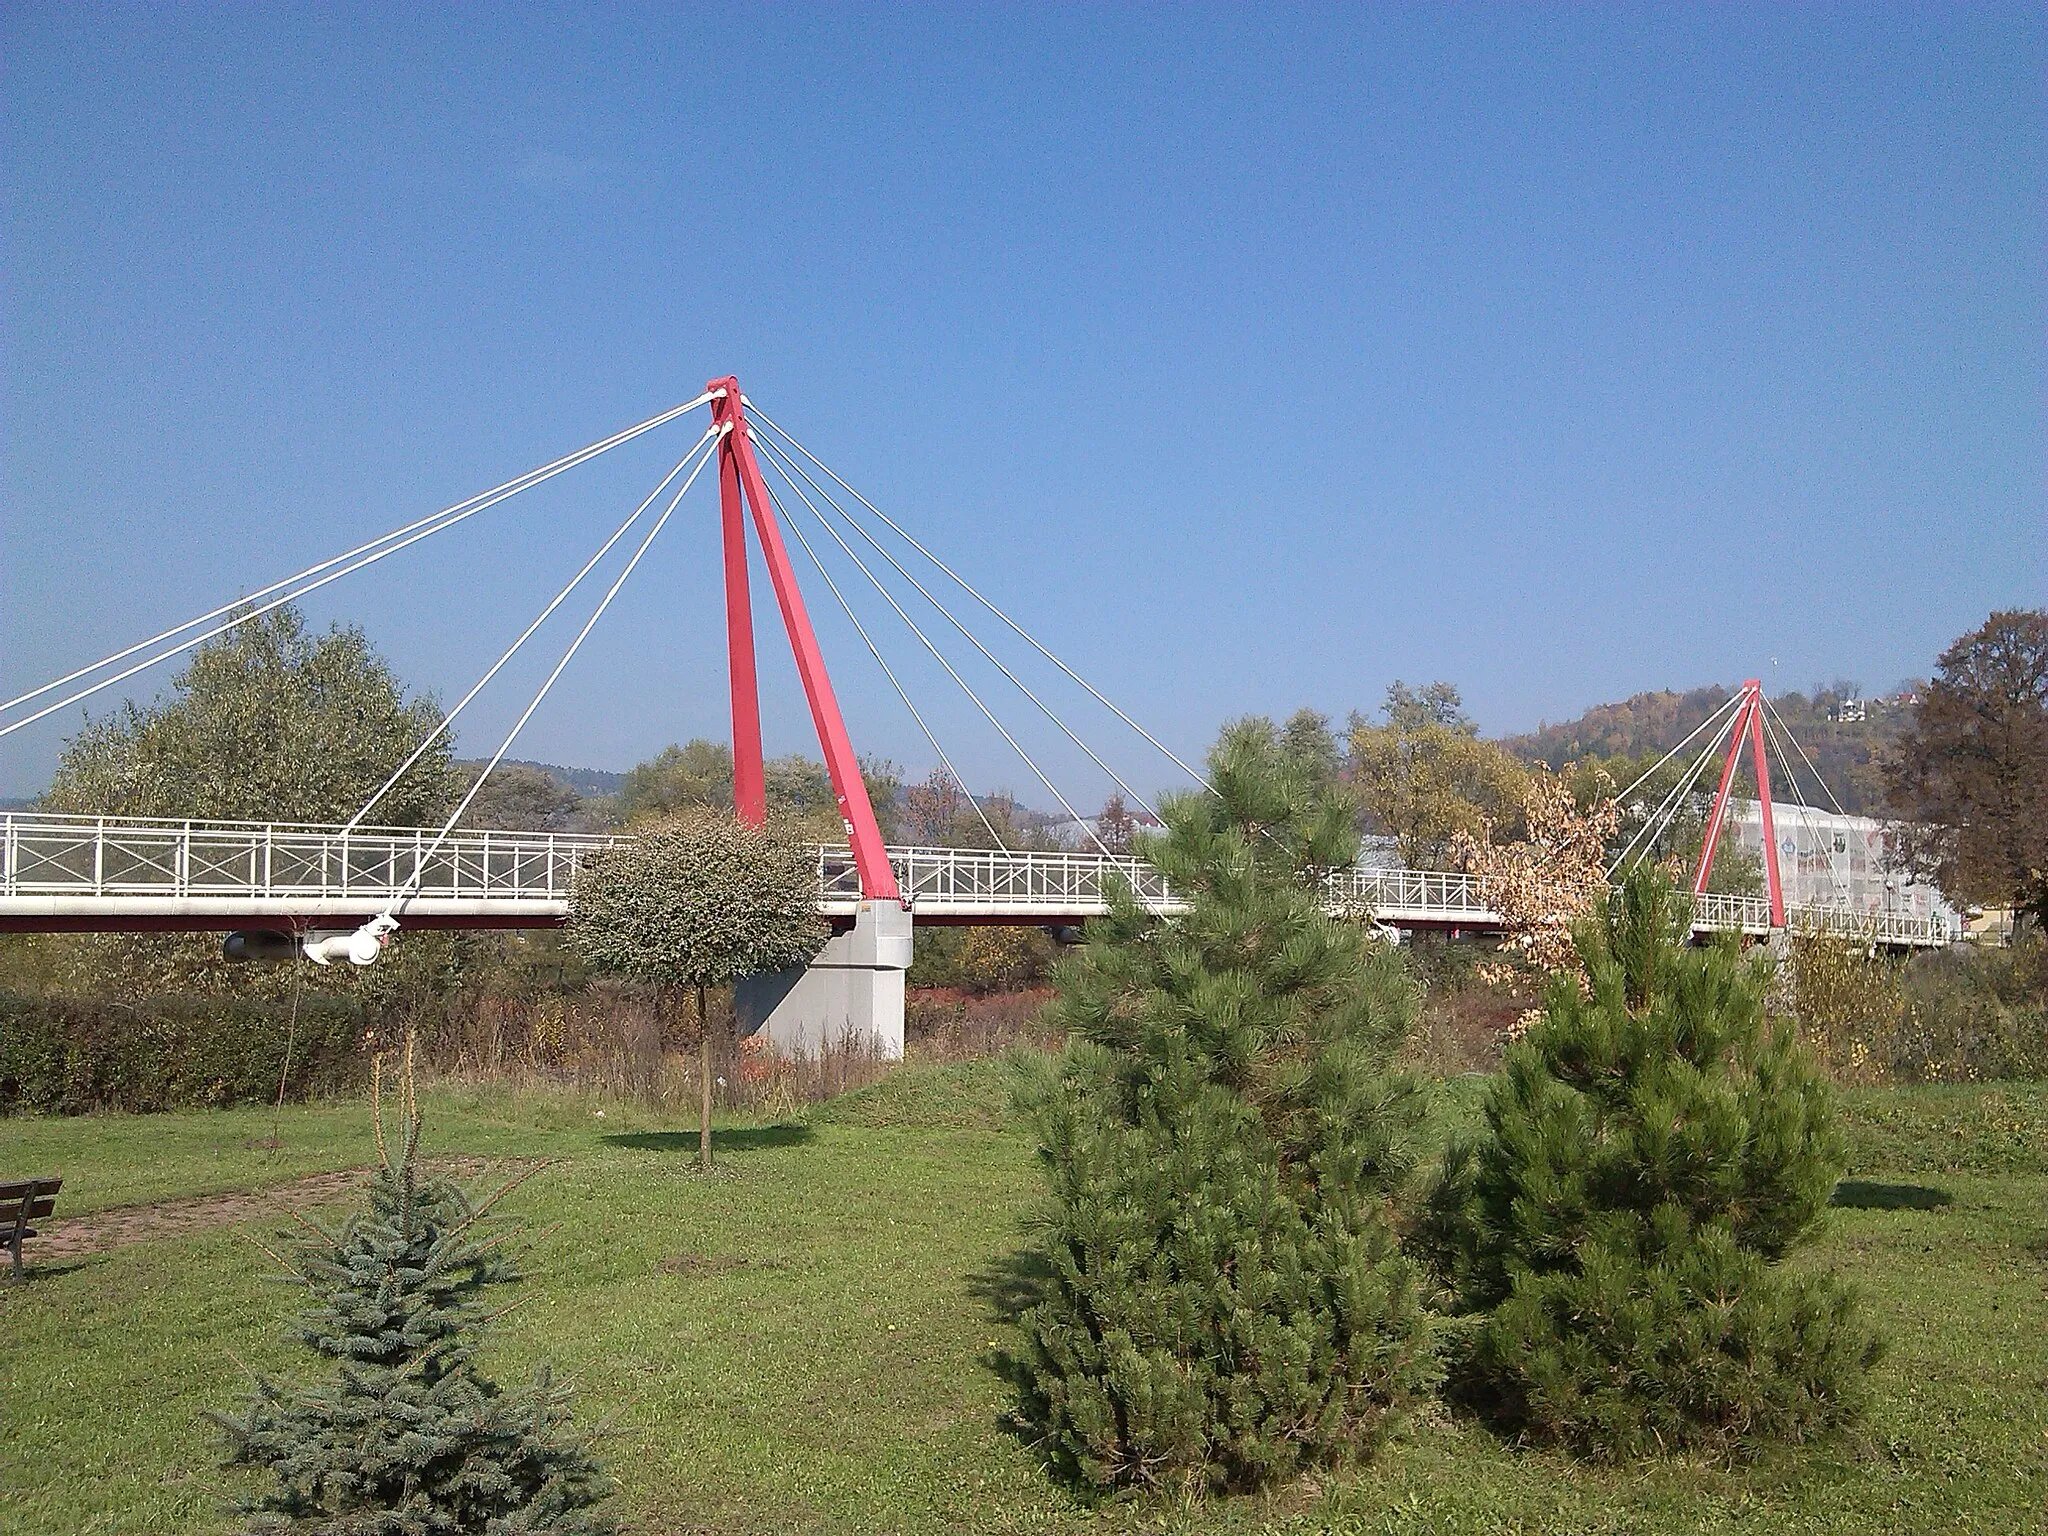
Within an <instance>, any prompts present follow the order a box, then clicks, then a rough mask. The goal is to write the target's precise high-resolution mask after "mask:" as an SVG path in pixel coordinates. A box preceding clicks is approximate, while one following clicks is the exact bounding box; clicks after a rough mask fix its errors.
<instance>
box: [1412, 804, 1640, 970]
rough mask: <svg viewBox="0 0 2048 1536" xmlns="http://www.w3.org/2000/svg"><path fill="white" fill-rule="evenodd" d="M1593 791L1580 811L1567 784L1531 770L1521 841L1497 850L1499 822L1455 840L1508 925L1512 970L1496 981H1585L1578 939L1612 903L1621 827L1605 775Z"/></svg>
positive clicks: (1462, 860) (1505, 946)
mask: <svg viewBox="0 0 2048 1536" xmlns="http://www.w3.org/2000/svg"><path fill="white" fill-rule="evenodd" d="M1590 788H1591V790H1592V794H1591V803H1590V804H1589V805H1586V806H1584V807H1581V806H1580V804H1579V801H1578V797H1577V795H1575V794H1574V792H1573V788H1572V785H1571V783H1570V781H1569V780H1568V779H1567V778H1566V777H1564V776H1561V775H1558V774H1553V773H1548V772H1546V771H1545V770H1543V769H1541V768H1536V769H1532V770H1531V771H1530V773H1529V777H1528V781H1527V784H1526V786H1525V788H1524V789H1523V791H1522V805H1521V811H1522V814H1521V823H1522V836H1521V837H1519V838H1517V839H1515V840H1514V841H1512V842H1505V843H1500V842H1495V841H1494V839H1493V824H1492V822H1491V821H1482V822H1481V824H1480V831H1479V835H1478V836H1476V837H1474V836H1470V835H1468V834H1463V833H1461V834H1459V835H1458V837H1457V838H1456V839H1455V841H1454V843H1453V846H1452V853H1453V856H1454V858H1455V859H1456V860H1457V862H1458V864H1459V865H1460V867H1462V868H1464V869H1466V870H1468V871H1470V872H1471V873H1472V874H1473V875H1475V876H1477V877H1478V881H1479V890H1480V894H1481V896H1482V898H1483V899H1484V900H1485V902H1486V904H1487V906H1488V907H1490V908H1492V909H1493V910H1494V911H1495V912H1498V913H1499V914H1500V915H1501V918H1502V922H1503V938H1502V941H1501V952H1502V955H1503V957H1504V959H1505V961H1506V962H1507V963H1506V964H1502V963H1500V962H1496V963H1495V964H1494V965H1493V966H1491V967H1489V972H1490V974H1489V976H1488V979H1489V980H1493V981H1497V982H1501V981H1512V980H1515V979H1517V977H1518V976H1519V975H1526V974H1531V973H1533V974H1534V975H1535V976H1536V977H1537V978H1538V979H1539V981H1540V980H1544V979H1547V978H1549V977H1552V976H1557V975H1562V974H1571V975H1581V974H1583V973H1582V972H1581V970H1580V962H1579V949H1578V946H1577V945H1576V943H1575V942H1574V940H1573V936H1572V935H1573V931H1574V930H1575V929H1576V927H1577V926H1578V925H1579V924H1580V923H1582V922H1584V921H1585V920H1586V919H1587V918H1588V917H1591V916H1593V915H1594V913H1595V912H1596V911H1597V910H1598V909H1599V907H1600V906H1601V904H1602V903H1603V902H1605V901H1606V899H1607V895H1608V884H1607V868H1606V866H1607V843H1608V839H1609V838H1611V837H1612V836H1613V835H1614V829H1615V826H1616V824H1617V821H1618V813H1617V811H1616V809H1615V805H1614V800H1613V785H1612V784H1610V783H1608V782H1607V780H1606V775H1605V774H1604V773H1601V772H1600V771H1599V770H1598V769H1595V770H1594V777H1593V782H1592V784H1591V786H1590Z"/></svg>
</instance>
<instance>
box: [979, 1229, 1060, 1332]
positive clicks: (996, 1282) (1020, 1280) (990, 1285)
mask: <svg viewBox="0 0 2048 1536" xmlns="http://www.w3.org/2000/svg"><path fill="white" fill-rule="evenodd" d="M1053 1278H1054V1276H1053V1267H1052V1263H1051V1261H1050V1260H1048V1259H1047V1258H1046V1256H1045V1254H1044V1253H1043V1252H1042V1251H1041V1250H1039V1249H1037V1248H1019V1249H1018V1250H1017V1251H1016V1252H1015V1253H1006V1254H1003V1255H1002V1256H1001V1257H999V1258H996V1259H994V1260H992V1261H990V1263H989V1264H988V1265H987V1267H986V1268H984V1269H981V1270H978V1271H976V1272H975V1273H974V1274H971V1275H969V1276H968V1277H967V1294H968V1295H969V1296H971V1297H973V1298H974V1300H976V1301H978V1302H980V1303H981V1305H982V1308H983V1309H984V1310H985V1311H986V1312H987V1314H988V1318H989V1321H991V1322H996V1323H1011V1324H1014V1323H1015V1322H1017V1320H1018V1319H1019V1318H1021V1317H1023V1315H1024V1314H1025V1312H1026V1311H1028V1310H1029V1309H1030V1308H1031V1307H1032V1306H1034V1305H1035V1304H1036V1303H1037V1302H1039V1301H1040V1300H1041V1299H1043V1298H1044V1296H1045V1295H1046V1293H1047V1292H1048V1291H1049V1290H1050V1289H1051V1288H1052V1282H1053Z"/></svg>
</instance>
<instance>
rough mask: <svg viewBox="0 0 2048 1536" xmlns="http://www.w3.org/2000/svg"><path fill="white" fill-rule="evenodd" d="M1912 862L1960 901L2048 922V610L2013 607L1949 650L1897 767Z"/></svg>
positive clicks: (1895, 797) (1891, 784)
mask: <svg viewBox="0 0 2048 1536" xmlns="http://www.w3.org/2000/svg"><path fill="white" fill-rule="evenodd" d="M1887 779H1888V789H1889V797H1890V804H1891V807H1892V809H1893V810H1894V812H1896V813H1897V814H1898V815H1900V816H1901V817H1904V818H1905V819H1906V820H1907V821H1908V822H1915V823H1921V824H1924V825H1929V826H1934V827H1938V828H1939V829H1940V833H1939V835H1936V836H1931V837H1930V836H1917V837H1916V836H1915V835H1914V833H1913V829H1912V828H1910V827H1909V828H1907V829H1906V830H1905V836H1904V842H1905V851H1906V853H1907V855H1908V857H1909V858H1911V859H1912V860H1913V861H1914V862H1915V863H1917V864H1919V865H1920V866H1921V867H1923V868H1925V869H1926V870H1928V871H1929V872H1930V873H1932V874H1933V875H1934V877H1935V878H1936V879H1937V880H1938V881H1939V882H1940V884H1941V888H1942V889H1943V890H1944V891H1946V892H1947V893H1948V894H1949V896H1950V897H1951V898H1952V899H1953V900H1955V901H1957V902H1982V903H1985V904H1987V905H2005V904H2010V905H2012V906H2015V907H2020V908H2023V909H2025V910H2027V911H2030V912H2032V913H2033V914H2034V916H2035V918H2036V920H2037V921H2039V922H2041V923H2042V924H2043V925H2044V926H2048V609H2040V608H2034V609H2007V610H2004V611H2002V612H1999V613H1994V614H1992V615H1991V617H1990V618H1989V619H1987V620H1985V622H1984V624H1983V625H1982V626H1981V627H1980V628H1978V629H1975V630H1972V631H1971V632H1970V633H1969V634H1967V635H1964V636H1963V637H1962V638H1961V639H1959V640H1957V641H1956V642H1955V643H1954V644H1953V645H1951V646H1950V647H1949V648H1948V649H1947V650H1945V651H1943V652H1942V653H1941V660H1940V661H1939V662H1938V663H1936V666H1935V675H1934V679H1933V681H1932V682H1930V683H1929V684H1928V685H1927V691H1926V692H1925V694H1923V695H1922V697H1921V700H1920V703H1919V706H1918V708H1917V709H1916V710H1915V711H1914V716H1913V723H1912V725H1911V726H1910V728H1908V730H1907V731H1906V733H1905V735H1904V736H1903V737H1902V738H1901V739H1900V741H1899V745H1898V749H1897V752H1896V754H1895V756H1894V758H1893V760H1892V762H1891V764H1890V765H1889V769H1888V774H1887Z"/></svg>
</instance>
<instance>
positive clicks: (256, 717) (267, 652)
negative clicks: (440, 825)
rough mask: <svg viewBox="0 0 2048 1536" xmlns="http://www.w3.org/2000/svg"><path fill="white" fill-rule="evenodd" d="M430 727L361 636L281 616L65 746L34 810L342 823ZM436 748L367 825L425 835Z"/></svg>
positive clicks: (255, 626)
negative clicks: (314, 628) (320, 631)
mask: <svg viewBox="0 0 2048 1536" xmlns="http://www.w3.org/2000/svg"><path fill="white" fill-rule="evenodd" d="M440 723H441V711H440V709H439V707H438V706H437V705H436V704H435V703H434V701H433V700H432V699H431V698H427V697H423V696H419V695H410V696H409V695H408V694H407V693H406V690H405V688H404V686H403V685H402V684H401V683H400V682H399V681H398V678H397V677H396V676H395V675H394V674H393V673H392V671H391V668H390V665H389V664H388V663H387V662H386V661H385V660H384V658H383V657H381V656H379V655H378V654H377V652H376V650H375V648H373V647H372V646H371V644H370V642H369V638H368V637H367V636H366V635H365V634H364V633H363V631H362V630H361V629H358V628H355V627H353V626H351V627H348V628H339V627H337V628H334V629H330V630H329V631H328V632H327V633H326V634H324V635H314V634H312V633H310V632H309V631H308V630H307V628H306V623H305V620H304V618H303V617H301V615H300V614H299V612H298V610H297V609H296V608H295V607H294V606H293V605H292V604H290V603H286V604H284V605H283V606H281V607H278V608H274V609H272V610H271V611H270V612H269V613H266V614H263V615H262V616H260V617H258V618H254V619H251V620H249V621H248V622H247V623H245V624H243V625H241V626H240V627H239V628H237V629H234V630H231V631H229V632H228V633H227V634H225V635H222V636H220V637H219V638H218V639H215V640H211V641H208V642H207V643H206V644H205V645H203V646H201V647H200V648H199V649H198V650H197V651H195V652H194V653H193V656H192V660H191V663H190V664H189V665H188V666H187V667H186V668H185V670H184V671H183V672H180V673H179V674H178V675H177V677H176V678H175V679H173V681H172V693H171V696H170V697H169V698H168V699H161V700H158V701H157V702H155V703H153V704H150V705H148V706H145V707H137V706H136V705H133V704H127V705H123V706H122V707H121V709H119V710H118V711H116V712H115V713H114V714H112V715H109V716H106V717H104V718H102V719H99V720H93V721H90V722H88V723H87V725H86V726H85V728H84V729H83V730H81V731H80V732H79V733H78V734H77V735H76V736H73V737H72V738H71V739H70V740H69V741H68V742H66V743H65V746H64V753H63V756H62V758H61V759H60V760H59V762H58V765H57V773H56V777H55V780H54V781H53V783H52V784H51V787H50V791H49V793H48V794H47V795H46V796H45V797H44V802H43V803H44V804H45V805H46V806H48V807H49V808H50V809H51V810H57V811H71V812H77V813H82V814H88V815H100V816H175V817H180V818H182V817H188V816H189V817H207V818H216V819H223V820H241V821H313V822H323V821H324V822H332V821H346V820H347V819H348V818H349V817H351V816H353V815H354V814H355V813H356V812H357V811H358V810H360V809H361V808H362V806H363V803H364V802H365V801H366V800H367V799H369V797H370V795H371V794H372V793H373V792H374V791H375V790H376V789H377V788H378V786H380V785H381V784H382V783H383V782H384V781H385V779H386V778H387V777H389V776H390V774H391V773H392V772H393V770H395V769H396V768H397V767H398V765H399V764H400V763H402V762H404V761H405V759H406V758H407V757H408V756H409V755H410V754H411V753H412V751H413V749H414V748H415V747H417V746H418V745H419V744H420V743H421V742H422V741H424V740H425V739H426V738H427V736H428V734H429V733H430V732H432V731H433V729H434V728H435V727H436V726H437V725H439V724H440ZM456 783H457V775H456V774H455V772H454V770H453V768H452V766H451V762H450V758H449V749H448V742H447V739H446V737H445V736H444V737H442V738H441V739H439V740H437V741H436V742H435V743H434V745H433V746H432V747H431V748H429V749H428V750H427V751H426V752H425V753H424V754H422V756H421V757H420V760H419V761H418V762H417V763H415V764H414V765H413V767H412V768H411V769H410V770H408V772H407V773H406V775H405V777H404V778H403V779H401V780H399V782H398V783H397V784H396V785H395V786H394V787H393V788H392V790H391V792H390V793H389V794H387V795H385V796H384V798H383V799H382V800H380V801H378V803H377V806H376V809H375V811H374V813H373V819H374V820H375V821H377V822H379V823H382V824H385V825H389V826H401V827H408V826H420V825H428V824H433V823H436V822H438V821H439V820H440V818H441V817H443V816H445V815H446V814H447V813H448V810H449V807H450V806H452V805H453V803H454V800H455V795H456Z"/></svg>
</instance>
